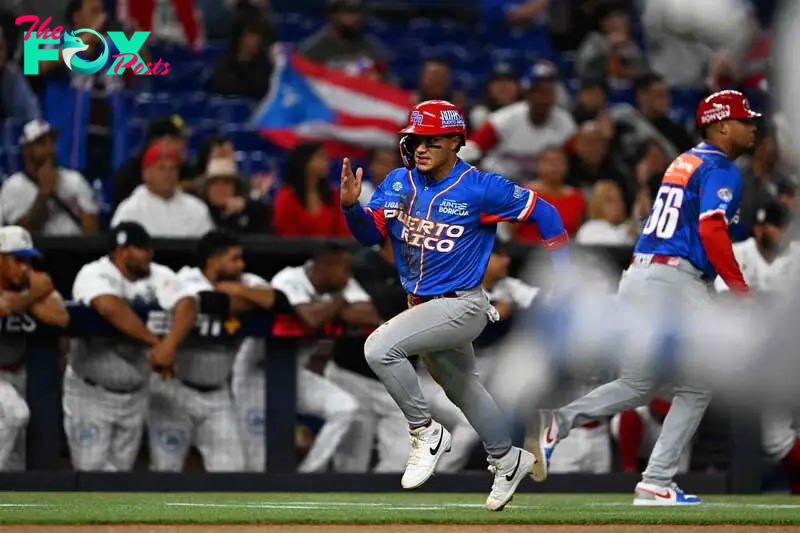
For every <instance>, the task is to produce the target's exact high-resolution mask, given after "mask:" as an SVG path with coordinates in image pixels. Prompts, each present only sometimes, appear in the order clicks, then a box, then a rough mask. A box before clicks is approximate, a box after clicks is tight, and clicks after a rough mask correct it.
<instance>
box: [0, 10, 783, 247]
mask: <svg viewBox="0 0 800 533" xmlns="http://www.w3.org/2000/svg"><path fill="white" fill-rule="evenodd" d="M66 4H67V5H66V8H65V6H64V5H63V3H62V2H60V1H57V0H54V1H49V2H48V1H46V0H27V1H26V0H17V2H12V5H11V6H10V7H9V6H8V5H7V4H6V6H5V7H3V8H0V118H1V119H3V127H2V132H0V175H4V176H6V180H5V182H4V186H3V188H2V191H1V192H0V208H1V209H2V211H3V213H2V220H3V221H4V222H5V223H21V224H22V225H25V226H26V227H28V228H29V229H31V230H32V231H34V232H37V233H38V232H41V233H44V234H54V235H72V234H80V233H92V232H96V231H103V229H104V228H107V227H108V224H109V223H110V222H112V221H114V220H115V219H118V220H119V219H120V217H123V216H124V217H125V218H128V219H132V220H137V221H139V222H141V223H143V224H144V225H145V226H146V227H147V229H148V230H149V231H150V232H151V233H152V234H153V235H155V236H175V237H197V236H199V235H201V234H202V233H204V232H205V230H206V229H207V228H209V227H219V228H225V229H230V230H232V231H235V232H237V233H247V234H264V235H266V234H274V235H282V236H292V237H301V236H347V235H348V232H347V229H346V227H345V225H344V223H343V220H342V216H341V213H340V212H339V209H338V204H337V202H336V190H335V189H336V182H337V178H338V166H339V164H340V161H339V160H338V159H333V158H332V157H331V154H329V153H326V145H325V143H323V142H318V143H317V142H308V141H307V142H302V143H300V144H298V145H296V146H295V147H294V148H293V149H290V150H288V151H287V150H283V149H281V148H279V147H277V146H275V145H274V144H272V143H270V142H269V141H268V140H266V139H265V137H264V136H262V135H261V134H260V132H259V131H257V130H256V129H254V128H253V127H252V126H251V125H250V120H249V119H250V118H251V116H252V114H253V111H254V109H255V108H256V106H257V105H258V104H259V103H260V102H261V101H262V100H263V99H264V98H265V97H266V96H267V94H268V93H269V91H270V84H271V83H273V82H274V80H273V77H272V73H273V66H274V65H273V63H274V53H273V51H274V50H275V45H276V43H280V45H281V46H282V47H284V48H287V47H288V48H290V49H293V50H296V51H298V52H299V53H300V54H302V55H303V56H305V57H306V58H307V59H310V60H311V61H314V62H317V63H320V64H322V65H325V66H326V67H328V68H331V69H337V70H341V71H345V72H347V73H350V74H352V75H354V76H364V75H367V76H373V77H376V78H379V79H382V80H385V81H388V82H390V83H392V84H395V85H398V86H400V87H403V88H404V89H407V90H409V91H411V95H412V97H411V100H412V101H410V102H409V104H412V103H415V102H416V101H421V100H424V99H433V98H442V99H448V100H451V101H453V102H454V103H456V104H457V105H459V106H461V107H462V108H464V109H465V110H466V111H467V114H468V117H469V131H470V141H469V142H468V143H467V146H466V147H465V148H464V149H463V150H462V152H461V154H460V155H461V156H462V158H464V159H466V160H467V161H469V162H471V163H474V164H476V165H479V166H481V167H483V168H486V169H491V170H496V171H498V172H501V173H504V174H506V175H508V177H510V178H512V179H514V180H517V181H519V182H520V183H522V184H524V185H525V186H528V187H532V188H534V189H536V190H537V191H539V193H540V194H541V195H542V196H543V197H544V198H546V199H547V200H549V201H551V202H552V203H553V204H555V205H556V206H557V207H558V209H559V211H560V212H561V214H562V217H563V219H564V222H565V225H566V227H567V229H568V231H569V232H570V234H571V235H572V236H573V237H574V238H575V239H576V240H577V242H579V243H583V244H602V245H615V244H618V245H630V244H632V243H633V242H635V238H636V235H637V231H638V230H639V228H640V225H641V222H642V220H643V219H644V218H645V217H646V216H647V214H648V212H649V209H650V206H651V204H652V202H653V200H654V196H655V194H656V192H657V187H655V185H656V184H657V182H658V180H659V178H660V176H661V174H662V173H663V171H664V170H665V169H666V167H667V165H668V164H669V163H670V161H671V160H672V158H673V157H674V156H675V155H676V154H677V153H679V152H681V151H683V150H686V149H687V148H689V147H691V146H692V145H693V144H694V143H695V142H697V140H698V137H697V132H696V130H695V127H694V116H693V113H694V109H695V106H696V104H697V102H698V101H699V99H700V98H701V97H702V96H703V95H704V94H706V93H707V92H708V91H712V90H717V89H719V88H724V87H730V88H739V89H741V90H744V91H745V92H746V93H747V94H748V96H749V97H750V99H751V102H752V103H753V105H754V107H757V108H759V109H766V110H767V111H768V112H770V115H769V116H770V118H769V119H768V120H767V121H765V123H764V125H763V127H762V128H760V130H759V132H760V133H759V139H758V144H757V147H756V149H755V151H754V153H753V154H752V155H751V156H747V157H743V158H741V160H740V161H739V163H740V164H741V167H742V171H743V175H744V178H745V188H746V192H745V204H744V206H743V208H742V216H741V220H740V223H739V224H738V225H737V226H736V227H735V228H734V229H733V233H734V237H735V238H736V239H737V240H741V239H744V238H746V237H747V236H749V235H750V233H751V228H752V225H753V222H754V220H755V218H754V217H755V213H756V210H757V207H758V206H759V205H763V204H764V202H765V201H766V200H769V199H773V198H774V199H779V200H780V201H783V202H786V203H787V204H790V205H791V206H792V207H793V206H794V198H795V194H796V193H795V189H796V186H797V181H796V177H795V175H794V173H793V171H794V165H793V161H790V160H789V159H788V158H787V157H784V153H785V150H784V144H785V142H786V138H785V135H784V132H783V130H782V128H781V122H780V113H779V110H777V109H772V106H771V102H770V99H769V85H768V75H769V66H770V57H771V55H770V54H771V43H772V33H771V18H772V16H773V11H774V5H772V4H774V2H753V5H752V6H751V8H752V11H751V17H750V22H751V27H750V28H745V29H743V34H744V35H747V36H748V37H747V38H746V39H739V40H738V41H737V45H738V49H736V50H733V49H731V47H730V46H726V45H727V44H728V43H706V42H702V41H699V40H697V39H695V40H686V39H681V38H680V37H678V36H676V35H674V34H672V33H669V32H666V31H664V29H663V28H662V27H661V25H660V24H661V23H660V20H659V18H658V17H657V16H656V15H655V14H652V13H651V11H652V10H651V9H650V4H651V2H647V1H646V0H642V1H633V0H630V1H625V0H570V1H566V2H554V1H551V0H472V1H464V2H462V1H459V2H455V0H453V1H450V0H445V1H441V2H412V1H406V2H393V3H391V4H387V3H383V2H370V1H363V0H324V1H323V0H318V1H317V0H315V1H309V2H303V3H302V5H297V4H298V3H296V2H295V3H291V2H283V1H280V0H272V1H269V0H237V1H233V0H226V1H217V0H173V1H171V0H147V1H142V2H119V3H116V2H114V1H113V0H106V1H105V2H104V1H103V0H70V1H69V2H66ZM456 4H457V5H456ZM447 6H450V8H452V9H447ZM29 13H35V14H37V15H39V16H40V17H41V18H42V19H44V18H45V17H48V16H50V17H53V21H52V23H51V24H50V27H53V26H54V25H56V24H63V25H64V26H65V27H66V28H67V29H70V28H96V29H97V30H98V31H101V32H105V31H109V30H112V29H122V30H124V31H126V32H128V33H130V32H132V31H134V30H137V29H149V30H151V31H152V32H153V33H152V34H151V36H150V37H149V38H148V40H147V41H146V43H145V46H144V47H143V49H142V52H141V55H142V57H143V59H145V60H146V61H147V60H153V61H154V60H155V59H156V58H162V59H163V60H164V61H169V62H170V64H171V70H170V72H169V73H168V74H167V75H165V76H108V75H105V74H102V73H99V74H95V75H90V76H83V75H79V74H75V73H73V72H71V71H70V70H68V69H67V68H66V67H65V65H64V64H63V63H62V62H55V61H49V62H42V64H41V70H40V74H39V75H37V76H26V75H23V74H22V60H23V57H22V56H23V55H24V54H23V46H22V38H23V33H24V31H25V30H26V29H27V26H26V25H22V26H18V25H15V23H14V21H15V18H16V16H18V15H20V14H29ZM742 42H743V44H741V43H742ZM88 44H89V47H90V50H89V51H87V52H86V54H88V56H87V57H91V53H92V50H93V49H94V46H95V44H94V43H92V42H88ZM84 93H88V94H87V95H85V96H83V94H84ZM78 115H80V117H78ZM362 163H363V165H364V166H365V170H366V171H367V172H366V176H367V178H368V180H369V182H368V183H366V185H365V187H364V194H363V195H362V201H363V202H364V203H366V202H367V201H368V200H369V195H370V193H371V191H372V190H374V187H375V186H377V185H378V184H379V183H380V181H381V180H382V179H383V177H384V175H385V173H386V171H387V170H388V169H390V168H392V167H396V166H399V160H398V157H397V155H396V150H394V149H392V148H388V147H387V148H386V149H374V150H372V151H371V152H369V154H368V155H367V157H366V158H365V160H364V161H362ZM501 231H502V232H503V233H504V236H506V237H508V238H513V239H515V240H517V241H519V242H522V243H536V242H537V241H538V239H539V237H538V235H537V234H536V231H535V229H534V228H532V227H525V228H519V229H518V230H517V231H516V232H515V233H514V232H513V231H512V230H511V229H510V228H509V229H507V228H501Z"/></svg>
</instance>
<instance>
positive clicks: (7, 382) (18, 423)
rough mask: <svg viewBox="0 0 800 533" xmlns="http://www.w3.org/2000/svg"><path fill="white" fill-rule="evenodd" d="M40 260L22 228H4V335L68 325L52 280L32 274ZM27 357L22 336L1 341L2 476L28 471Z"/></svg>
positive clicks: (0, 253)
mask: <svg viewBox="0 0 800 533" xmlns="http://www.w3.org/2000/svg"><path fill="white" fill-rule="evenodd" d="M38 255H39V252H38V251H37V250H36V249H35V248H34V247H33V241H32V240H31V236H30V234H29V233H28V232H27V231H26V230H25V229H24V228H21V227H19V226H7V227H5V228H0V331H3V332H8V333H19V332H31V331H34V330H35V329H36V323H35V322H34V321H33V320H32V318H33V319H35V320H37V321H39V322H40V323H43V324H48V325H52V326H58V327H62V328H63V327H65V326H66V325H67V322H69V315H68V314H67V310H66V309H65V308H64V302H63V300H62V299H61V295H59V294H58V292H56V291H55V289H54V288H53V284H52V282H51V281H50V277H49V276H48V275H47V274H42V273H40V272H34V271H32V270H31V266H30V260H31V259H32V258H33V257H36V256H38ZM26 352H27V343H26V338H25V336H24V335H3V336H0V405H2V409H0V470H22V469H24V467H25V427H26V426H27V424H28V418H29V416H30V412H29V410H28V405H27V404H26V403H25V385H26V374H25V354H26Z"/></svg>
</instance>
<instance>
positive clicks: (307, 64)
mask: <svg viewBox="0 0 800 533" xmlns="http://www.w3.org/2000/svg"><path fill="white" fill-rule="evenodd" d="M290 61H291V62H292V66H293V67H294V68H295V69H296V70H297V72H298V73H299V74H302V75H304V76H310V77H312V78H322V79H324V80H326V81H328V82H329V83H332V84H334V85H339V86H341V87H344V88H345V89H349V90H351V91H353V92H357V93H362V94H364V95H366V96H371V97H372V98H376V99H378V100H383V101H384V102H388V103H390V104H394V105H396V106H398V107H410V106H411V93H409V92H408V91H404V90H403V89H400V88H398V87H395V86H394V85H389V84H388V83H383V82H380V81H377V80H374V79H372V78H370V77H369V76H353V75H351V74H347V73H344V72H341V71H338V70H332V69H329V68H327V67H324V66H322V65H320V64H318V63H314V62H313V61H309V60H308V59H305V58H304V57H301V56H300V55H298V54H292V55H291V56H290Z"/></svg>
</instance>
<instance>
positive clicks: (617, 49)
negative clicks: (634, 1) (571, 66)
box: [575, 2, 647, 81]
mask: <svg viewBox="0 0 800 533" xmlns="http://www.w3.org/2000/svg"><path fill="white" fill-rule="evenodd" d="M599 20H600V31H599V32H593V33H590V34H589V35H588V36H587V37H586V39H585V40H584V41H583V43H582V44H581V47H580V50H578V60H577V63H576V65H575V68H576V71H577V73H578V76H579V77H580V78H610V80H612V81H633V80H634V79H635V78H636V77H637V76H639V75H641V74H642V73H643V72H645V70H646V68H647V59H646V57H645V55H644V53H643V52H642V51H641V50H640V49H639V45H638V44H636V41H634V40H633V37H632V36H631V28H630V26H631V23H630V15H629V13H628V7H627V6H626V5H625V3H624V2H618V3H617V2H614V3H609V4H607V5H606V6H604V7H603V8H601V13H600V17H599Z"/></svg>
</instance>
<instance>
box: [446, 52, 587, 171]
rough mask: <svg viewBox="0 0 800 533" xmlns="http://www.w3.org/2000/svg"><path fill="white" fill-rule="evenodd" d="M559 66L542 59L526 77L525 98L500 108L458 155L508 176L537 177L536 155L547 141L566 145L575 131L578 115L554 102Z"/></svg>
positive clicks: (553, 144)
mask: <svg viewBox="0 0 800 533" xmlns="http://www.w3.org/2000/svg"><path fill="white" fill-rule="evenodd" d="M558 81H559V77H558V70H557V69H556V67H555V66H554V65H553V64H552V63H550V62H548V61H539V62H537V63H536V64H535V65H533V67H532V68H531V69H530V70H529V71H528V73H527V76H526V77H525V78H524V79H523V81H522V87H523V89H524V90H525V95H526V96H525V99H524V100H523V101H521V102H517V103H514V104H511V105H509V106H507V107H504V108H502V109H499V110H497V111H495V112H494V113H492V114H490V115H489V118H488V119H487V120H486V122H485V123H484V124H483V125H482V126H481V127H480V128H478V129H477V130H475V132H474V133H473V134H472V136H471V137H470V139H469V140H468V141H467V143H466V144H465V145H464V147H463V148H462V149H461V150H460V151H459V153H458V155H459V157H461V159H463V160H464V161H467V162H468V163H475V162H477V161H479V160H480V167H481V168H482V169H483V170H486V171H489V172H497V173H499V174H503V175H504V176H508V177H509V178H510V179H515V180H520V181H526V180H533V179H535V178H536V161H537V158H538V156H539V154H540V153H541V152H542V150H544V149H545V148H546V147H548V146H562V145H563V144H564V143H565V142H567V141H568V140H569V139H570V138H571V137H572V136H573V135H574V134H575V133H576V131H577V126H576V125H575V120H574V119H573V118H572V115H571V114H570V113H569V111H567V110H566V109H563V108H561V107H559V106H558V105H557V104H556V91H557V86H558Z"/></svg>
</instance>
